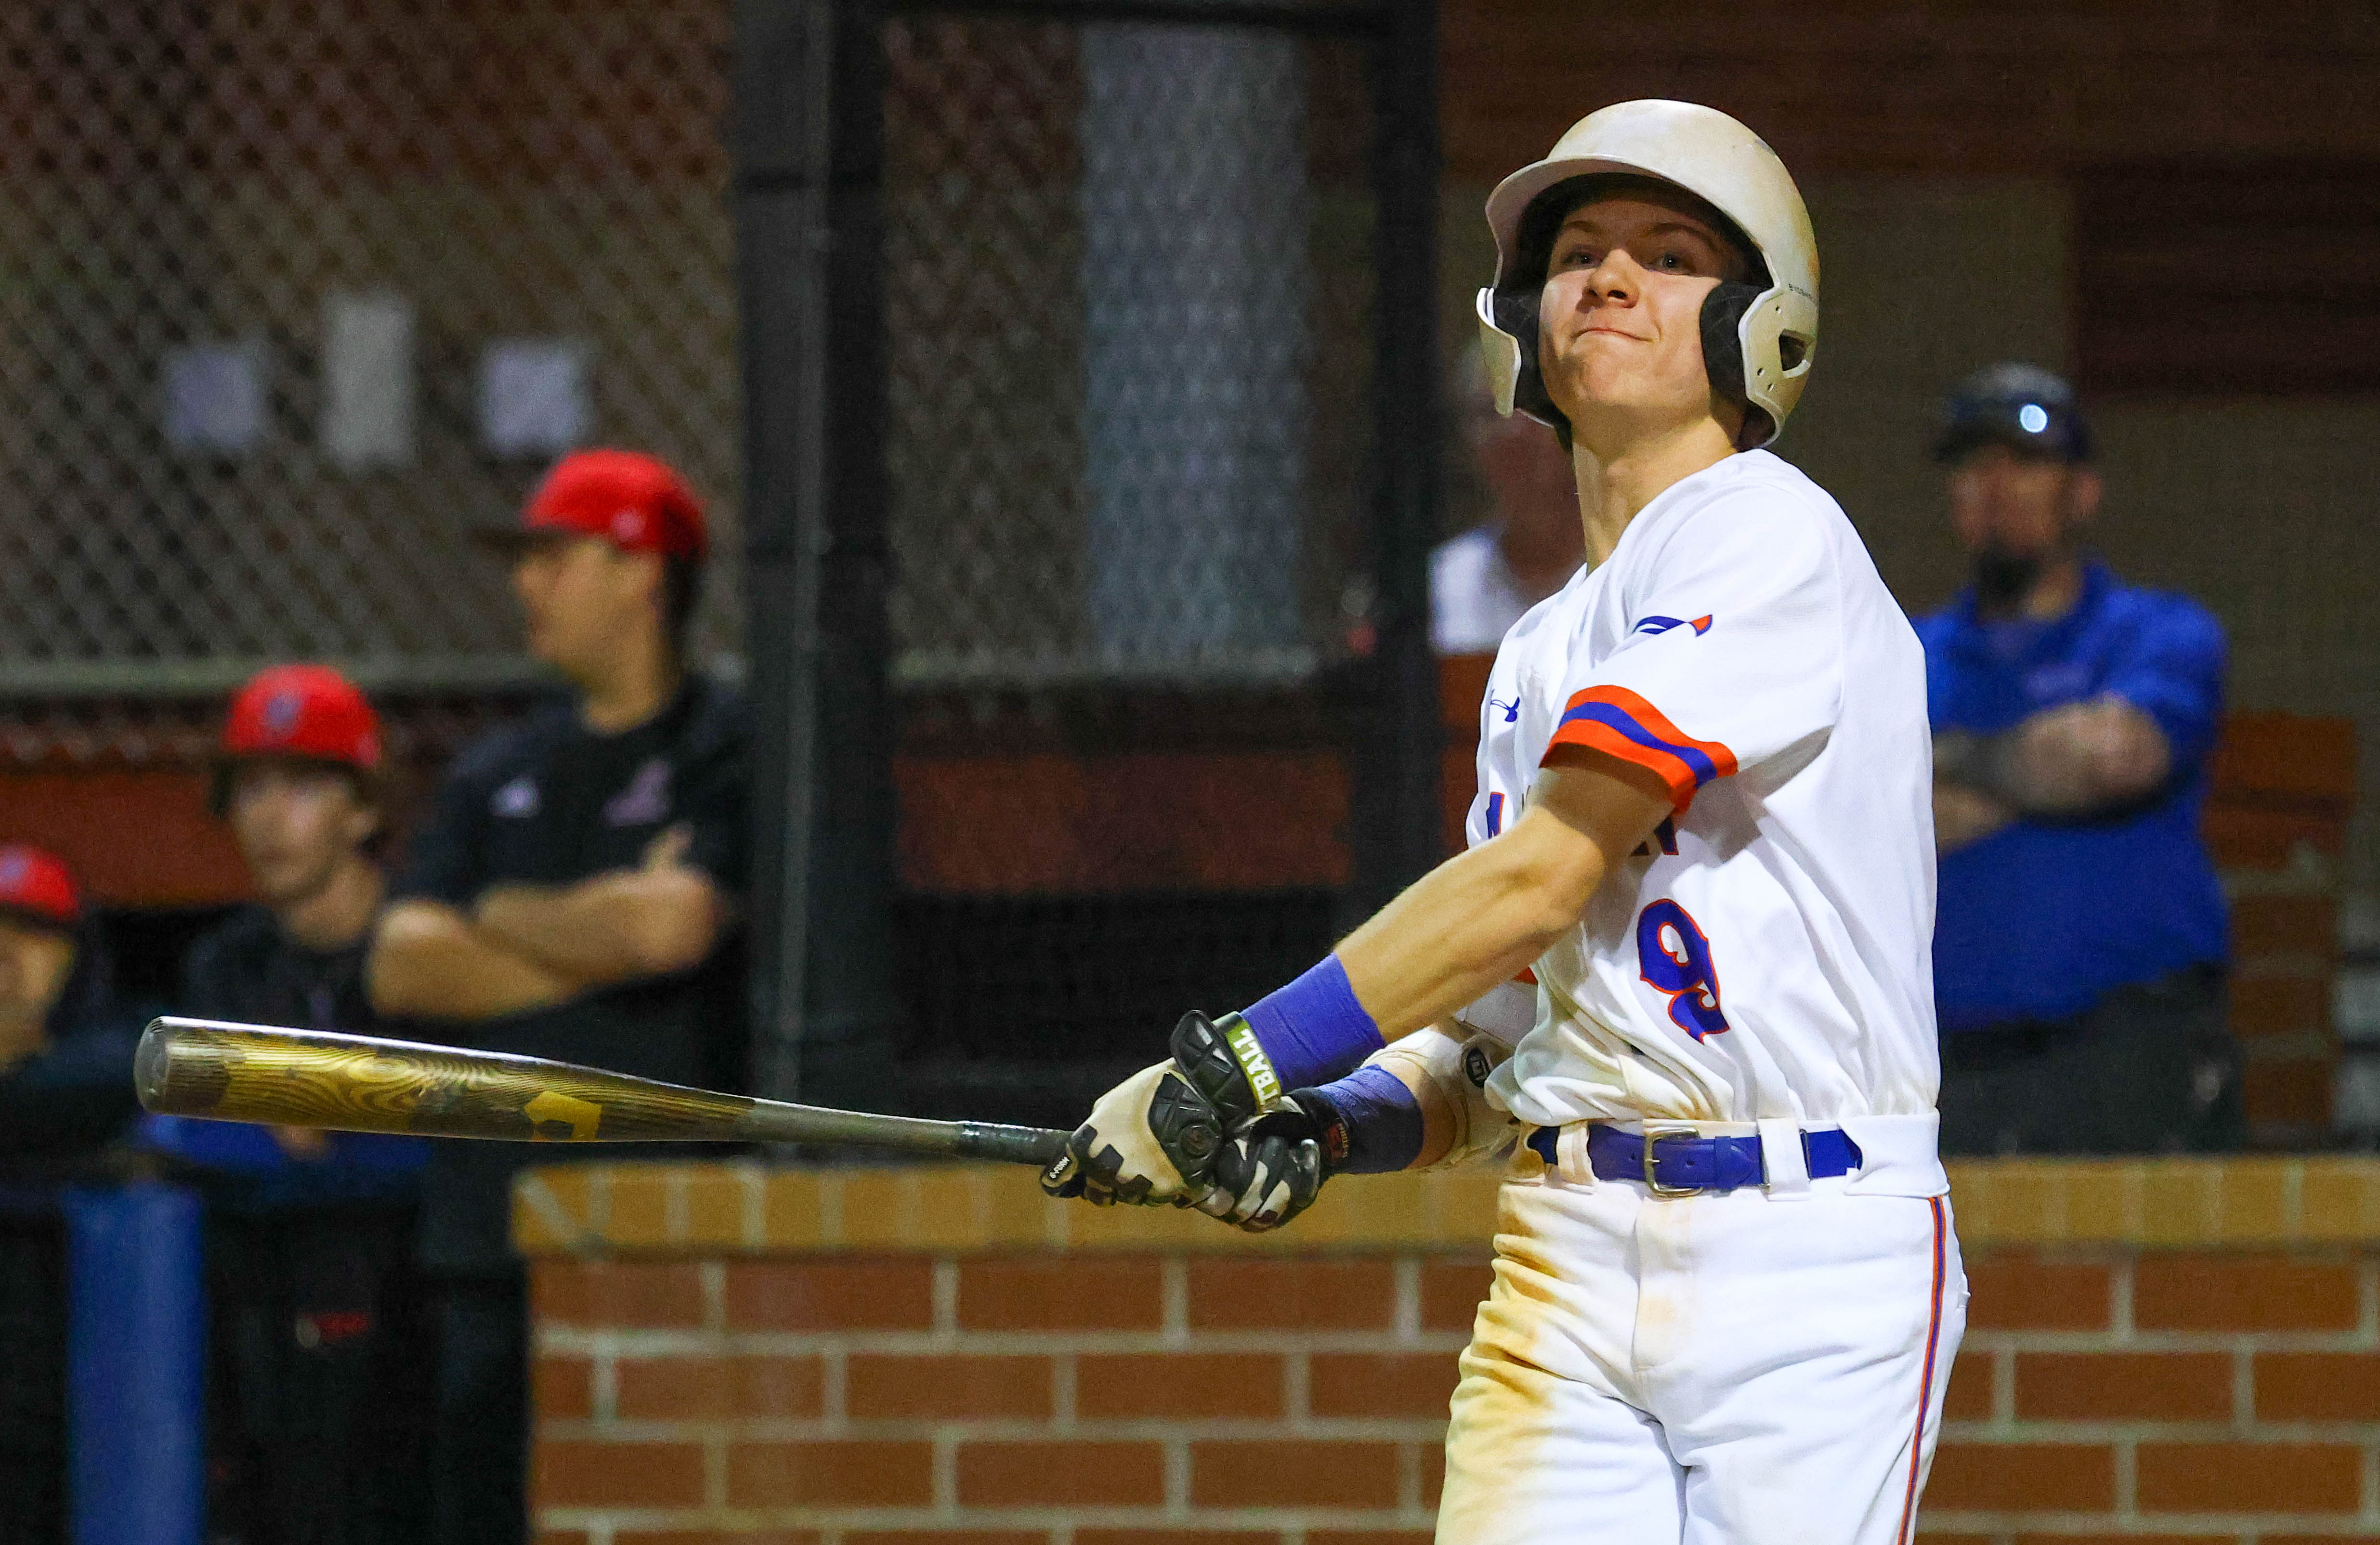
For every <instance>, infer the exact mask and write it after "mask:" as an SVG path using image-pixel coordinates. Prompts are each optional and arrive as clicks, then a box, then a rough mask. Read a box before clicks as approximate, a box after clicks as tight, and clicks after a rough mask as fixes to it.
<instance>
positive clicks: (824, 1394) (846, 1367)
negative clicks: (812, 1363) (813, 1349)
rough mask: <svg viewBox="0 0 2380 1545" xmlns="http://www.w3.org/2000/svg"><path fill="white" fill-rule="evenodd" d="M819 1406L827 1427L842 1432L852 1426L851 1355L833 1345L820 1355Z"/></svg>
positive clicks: (832, 1430)
mask: <svg viewBox="0 0 2380 1545" xmlns="http://www.w3.org/2000/svg"><path fill="white" fill-rule="evenodd" d="M819 1406H820V1413H821V1415H822V1416H823V1417H824V1418H825V1421H826V1426H827V1429H828V1430H829V1431H831V1432H836V1433H841V1432H844V1431H847V1430H848V1429H850V1426H851V1356H850V1355H849V1354H848V1353H846V1352H844V1350H843V1349H842V1348H841V1347H832V1348H830V1349H829V1350H827V1351H826V1352H825V1353H823V1354H821V1355H820V1357H819Z"/></svg>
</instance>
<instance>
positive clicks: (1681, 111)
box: [1478, 100, 1818, 448]
mask: <svg viewBox="0 0 2380 1545" xmlns="http://www.w3.org/2000/svg"><path fill="white" fill-rule="evenodd" d="M1612 174H1617V175H1621V176H1643V177H1652V178H1655V179H1657V180H1658V181H1661V182H1666V183H1670V184H1671V185H1673V186H1675V187H1678V188H1682V189H1685V190H1686V191H1687V192H1689V193H1691V194H1693V195H1694V197H1696V198H1698V199H1700V200H1702V201H1704V202H1705V203H1706V204H1709V205H1710V206H1711V207H1712V208H1713V209H1716V210H1717V211H1718V213H1720V214H1722V215H1724V216H1725V217H1726V218H1727V219H1728V220H1729V221H1730V222H1731V223H1732V224H1733V225H1734V226H1735V227H1736V228H1735V231H1734V232H1733V233H1728V234H1733V235H1740V236H1741V237H1743V240H1744V242H1745V243H1746V244H1748V245H1749V247H1750V248H1751V249H1752V253H1753V255H1755V256H1756V257H1757V258H1758V259H1759V261H1760V263H1761V266H1762V267H1763V268H1765V269H1766V270H1767V272H1766V273H1765V274H1761V275H1759V282H1758V283H1757V284H1755V285H1737V284H1722V285H1721V286H1718V289H1716V290H1714V291H1712V292H1711V296H1710V298H1709V299H1707V300H1706V301H1705V302H1704V304H1703V354H1704V359H1705V361H1706V365H1707V367H1708V369H1709V371H1710V374H1711V384H1712V386H1713V388H1714V389H1716V390H1718V392H1719V393H1720V394H1721V395H1727V396H1730V397H1732V398H1733V399H1734V400H1736V401H1738V402H1741V403H1743V404H1745V405H1747V406H1748V407H1750V408H1758V409H1759V410H1760V412H1761V413H1762V414H1765V415H1766V416H1767V432H1766V433H1763V432H1761V431H1760V430H1759V428H1758V427H1757V426H1756V425H1755V424H1747V426H1746V428H1747V432H1746V436H1745V438H1746V440H1747V441H1748V442H1749V444H1751V445H1758V444H1767V442H1768V441H1769V440H1772V439H1774V438H1776V435H1777V432H1778V431H1779V430H1781V429H1783V428H1784V427H1785V419H1786V416H1787V415H1788V414H1790V413H1791V412H1792V411H1793V404H1794V403H1795V402H1796V401H1797V400H1798V399H1799V398H1800V397H1801V395H1802V387H1803V383H1806V382H1807V381H1808V380H1809V378H1810V361H1811V359H1812V357H1813V356H1814V355H1815V353H1816V352H1817V343H1818V241H1817V237H1816V236H1815V234H1813V233H1812V231H1811V229H1810V212H1809V211H1808V210H1807V209H1806V208H1804V207H1803V203H1802V193H1801V190H1800V189H1797V188H1795V187H1794V186H1793V177H1792V175H1791V173H1789V172H1787V171H1786V170H1785V164H1784V163H1783V162H1781V161H1779V160H1778V159H1777V152H1775V151H1772V150H1770V149H1769V148H1768V146H1767V143H1766V142H1764V141H1763V140H1761V138H1760V136H1758V135H1757V134H1755V133H1753V132H1752V130H1750V129H1748V128H1744V127H1743V125H1742V124H1740V123H1738V122H1736V121H1735V120H1734V119H1733V118H1730V117H1729V116H1727V115H1726V114H1724V113H1721V112H1719V111H1718V109H1716V108H1711V107H1702V106H1697V105H1696V104H1695V103H1691V102H1662V101H1657V100H1648V101H1644V102H1622V103H1616V104H1614V105H1612V106H1609V107H1606V108H1603V109H1602V110H1601V111H1599V112H1596V113H1590V114H1589V115H1587V116H1585V117H1584V118H1581V119H1580V120H1579V121H1578V122H1576V123H1574V124H1573V125H1572V126H1571V128H1570V131H1569V132H1568V133H1566V134H1564V135H1563V136H1562V137H1561V138H1560V140H1556V141H1555V142H1554V148H1553V150H1552V151H1551V152H1549V153H1548V155H1547V156H1546V158H1545V159H1544V160H1543V161H1540V162H1537V163H1536V164H1534V165H1529V166H1524V167H1522V168H1521V169H1520V170H1519V171H1517V172H1515V173H1513V174H1512V176H1509V177H1506V178H1505V179H1504V180H1503V181H1502V182H1500V183H1498V184H1497V185H1496V191H1495V192H1493V193H1491V194H1489V195H1488V225H1489V227H1490V228H1491V229H1493V230H1494V231H1495V233H1496V282H1495V283H1494V284H1493V285H1491V286H1488V288H1486V289H1483V290H1481V291H1480V292H1479V304H1478V310H1479V324H1480V329H1481V338H1480V341H1481V344H1482V345H1483V347H1485V348H1486V350H1487V356H1488V379H1489V380H1490V381H1491V382H1492V383H1494V385H1495V391H1496V407H1497V410H1498V411H1499V412H1502V413H1510V412H1512V409H1513V407H1514V406H1515V401H1516V397H1517V400H1518V406H1519V407H1520V408H1521V409H1522V410H1523V411H1524V412H1526V413H1527V414H1528V415H1529V416H1530V417H1531V418H1535V419H1540V420H1543V419H1546V418H1547V417H1548V414H1551V415H1553V417H1554V418H1556V419H1559V418H1560V410H1559V409H1558V408H1554V406H1553V404H1552V401H1551V399H1549V398H1548V397H1547V396H1546V394H1545V386H1544V383H1542V382H1541V381H1539V380H1538V379H1537V374H1536V368H1537V361H1536V296H1537V292H1538V291H1539V290H1540V289H1541V288H1542V287H1543V286H1544V284H1545V276H1546V274H1545V270H1546V262H1547V259H1548V252H1547V251H1546V250H1542V249H1536V250H1528V251H1524V244H1525V245H1530V246H1533V247H1543V246H1545V245H1548V244H1549V243H1550V240H1551V233H1550V231H1549V230H1548V232H1547V233H1546V234H1545V236H1544V237H1543V239H1542V241H1539V242H1530V241H1529V239H1528V238H1529V237H1530V236H1531V235H1532V234H1533V233H1531V232H1530V230H1529V229H1528V225H1529V222H1528V221H1527V218H1526V217H1527V215H1528V213H1529V210H1530V206H1531V205H1532V204H1533V203H1535V202H1536V201H1537V200H1538V198H1539V196H1540V195H1542V194H1544V193H1546V192H1548V190H1550V189H1554V188H1556V187H1559V186H1560V185H1561V184H1563V183H1566V182H1569V181H1570V180H1571V179H1572V178H1573V177H1582V176H1605V175H1612ZM1532 267H1534V270H1535V271H1534V272H1530V271H1529V270H1530V269H1531V268H1532ZM1747 448H1748V447H1747Z"/></svg>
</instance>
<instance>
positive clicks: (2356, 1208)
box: [513, 1157, 2380, 1257]
mask: <svg viewBox="0 0 2380 1545" xmlns="http://www.w3.org/2000/svg"><path fill="white" fill-rule="evenodd" d="M1950 1183H1951V1193H1950V1194H1951V1198H1952V1200H1953V1202H1954V1203H1955V1204H1956V1206H1957V1209H1958V1217H1959V1236H1960V1238H1961V1241H1962V1242H1963V1243H1964V1244H1965V1245H1966V1247H1968V1248H1969V1249H1970V1250H1973V1249H1978V1248H1984V1247H1995V1246H1998V1247H2023V1246H2076V1247H2087V1246H2114V1247H2151V1248H2192V1247H2199V1248H2204V1247H2236V1248H2273V1247H2298V1246H2359V1245H2370V1244H2380V1159H2375V1158H2338V1157H2330V1158H2306V1159H2290V1158H2233V1159H2196V1158H2173V1159H2065V1160H2048V1159H2030V1160H2015V1159H2011V1160H1991V1161H1980V1162H1966V1163H1958V1164H1953V1165H1951V1166H1950ZM1496 1186H1497V1174H1496V1173H1495V1172H1493V1171H1491V1170H1488V1169H1479V1170H1468V1171H1457V1172H1453V1173H1451V1174H1401V1175H1369V1176H1365V1177H1363V1178H1361V1179H1354V1180H1345V1181H1342V1182H1340V1183H1339V1184H1337V1185H1335V1186H1331V1187H1330V1189H1329V1190H1327V1191H1325V1192H1324V1193H1323V1196H1322V1199H1321V1200H1320V1201H1319V1202H1318V1203H1317V1204H1316V1206H1315V1208H1314V1210H1312V1211H1311V1212H1309V1213H1307V1214H1306V1215H1305V1217H1303V1218H1301V1219H1299V1220H1298V1221H1297V1223H1295V1224H1293V1225H1292V1226H1291V1227H1290V1228H1288V1229H1285V1230H1283V1231H1281V1233H1279V1234H1273V1235H1244V1234H1240V1233H1237V1232H1235V1231H1233V1230H1231V1229H1226V1228H1223V1227H1221V1226H1220V1225H1219V1224H1217V1223H1214V1222H1212V1221H1211V1220H1209V1219H1207V1218H1204V1217H1201V1216H1199V1215H1198V1214H1196V1213H1195V1212H1186V1211H1175V1210H1172V1209H1155V1208H1111V1209H1108V1210H1092V1209H1090V1208H1087V1207H1083V1206H1080V1205H1079V1204H1069V1205H1064V1206H1062V1205H1059V1204H1057V1203H1054V1202H1051V1201H1050V1200H1048V1199H1047V1198H1044V1197H1043V1196H1042V1195H1041V1193H1040V1192H1039V1190H1038V1189H1037V1188H1036V1186H1035V1185H1034V1177H1033V1174H1032V1172H1031V1171H1029V1170H1026V1169H1023V1168H1016V1167H1009V1166H994V1165H918V1166H913V1167H907V1168H897V1169H893V1168H887V1169H771V1168H769V1167H767V1166H765V1165H762V1164H759V1163H755V1162H734V1163H713V1164H665V1163H610V1164H568V1165H558V1166H553V1167H551V1168H546V1169H538V1170H530V1171H528V1172H525V1173H524V1174H522V1175H521V1176H520V1178H519V1180H518V1182H517V1184H516V1187H515V1190H514V1205H513V1238H514V1243H515V1244H516V1246H518V1247H519V1248H520V1250H521V1253H522V1254H524V1255H528V1256H558V1255H603V1256H610V1255H647V1256H676V1257H684V1256H686V1255H706V1256H715V1255H755V1256H769V1255H805V1254H814V1253H822V1252H836V1251H851V1250H868V1251H922V1252H931V1253H952V1252H967V1251H981V1250H1017V1249H1026V1250H1134V1251H1144V1252H1145V1251H1149V1250H1166V1251H1176V1250H1191V1251H1196V1252H1199V1253H1224V1254H1228V1253H1251V1252H1252V1253H1257V1254H1283V1253H1291V1254H1295V1253H1308V1252H1312V1251H1316V1250H1372V1251H1378V1250H1463V1251H1479V1250H1483V1249H1484V1248H1485V1247H1486V1246H1487V1242H1488V1236H1489V1235H1490V1234H1491V1233H1492V1232H1493V1229H1494V1225H1495V1217H1496Z"/></svg>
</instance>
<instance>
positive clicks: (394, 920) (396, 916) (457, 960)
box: [364, 901, 584, 1019]
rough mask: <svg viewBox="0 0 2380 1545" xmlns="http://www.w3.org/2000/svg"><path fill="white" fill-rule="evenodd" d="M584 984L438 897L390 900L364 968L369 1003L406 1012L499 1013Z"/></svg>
mask: <svg viewBox="0 0 2380 1545" xmlns="http://www.w3.org/2000/svg"><path fill="white" fill-rule="evenodd" d="M583 987H584V984H583V983H581V982H579V981H576V980H573V979H570V978H569V977H567V976H565V974H563V973H561V972H558V971H555V970H553V969H550V968H549V967H544V966H541V965H540V964H538V963H537V962H535V961H532V960H528V959H526V958H524V957H523V956H521V955H517V954H516V953H514V952H513V951H511V950H509V949H507V948H505V947H504V945H502V944H501V943H498V942H496V941H495V940H494V939H492V938H490V937H489V936H488V935H487V934H486V933H484V932H482V931H480V930H479V929H477V928H474V927H473V926H472V925H471V920H470V919H469V918H466V917H465V916H463V914H462V913H461V912H459V911H457V910H455V908H454V907H452V906H443V905H442V904H440V903H436V902H422V901H411V902H400V903H398V904H397V905H396V906H392V907H390V908H389V910H388V912H387V914H386V915H385V916H383V918H382V919H381V923H380V928H379V931H378V932H377V933H376V934H375V935H374V937H373V941H372V949H371V955H370V959H369V961H368V962H367V963H366V966H365V969H364V988H365V991H367V992H368V993H370V997H371V1004H372V1007H373V1008H375V1009H377V1010H378V1011H379V1012H381V1013H382V1014H385V1015H391V1016H401V1017H420V1018H429V1019H494V1018H498V1017H501V1016H504V1015H508V1014H521V1013H526V1012H527V1011H528V1010H530V1009H537V1008H548V1007H551V1006H553V1004H560V1003H565V1002H567V1001H568V1000H570V999H571V998H574V997H576V996H577V994H578V993H579V992H580V991H582V990H583Z"/></svg>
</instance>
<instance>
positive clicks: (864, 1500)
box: [534, 1256, 1486, 1545]
mask: <svg viewBox="0 0 2380 1545" xmlns="http://www.w3.org/2000/svg"><path fill="white" fill-rule="evenodd" d="M1485 1281H1486V1267H1485V1263H1484V1260H1482V1259H1477V1258H1473V1259H1442V1258H1439V1257H1434V1256H1406V1257H1385V1256H1382V1257H1360V1258H1354V1259H1330V1260H1251V1259H1235V1258H1219V1259H1193V1258H1185V1257H1183V1256H1171V1257H1160V1256H1121V1257H1111V1258H1098V1259H1071V1260H1069V1259H1057V1258H1046V1259H1032V1258H1014V1257H1007V1258H1002V1257H991V1258H983V1257H940V1258H917V1257H894V1258H887V1257H874V1258H869V1257H859V1258H845V1259H831V1260H783V1261H736V1262H716V1261H714V1262H705V1263H702V1264H698V1265H681V1264H638V1263H580V1262H559V1261H553V1262H540V1264H539V1267H538V1269H537V1277H536V1294H537V1312H538V1315H539V1324H540V1348H541V1350H540V1356H539V1360H538V1365H537V1399H538V1411H539V1436H540V1442H539V1448H538V1461H537V1466H536V1472H535V1477H534V1488H535V1495H536V1500H537V1506H538V1509H539V1515H540V1519H541V1520H542V1521H543V1523H544V1525H545V1532H544V1533H543V1534H542V1535H541V1536H540V1539H541V1541H543V1542H544V1545H564V1542H568V1545H580V1542H581V1541H585V1542H587V1545H594V1542H596V1541H600V1540H601V1539H603V1538H604V1536H603V1534H602V1532H601V1531H602V1530H603V1529H604V1528H606V1527H608V1528H610V1529H611V1531H612V1533H611V1535H610V1539H611V1541H612V1542H613V1545H628V1542H631V1541H633V1542H636V1545H659V1541H660V1539H662V1538H670V1539H673V1540H674V1539H677V1538H678V1535H679V1534H680V1533H682V1532H683V1531H685V1530H687V1529H697V1530H708V1531H710V1532H709V1533H701V1534H698V1535H697V1536H696V1538H699V1539H711V1538H714V1537H716V1538H722V1539H773V1538H776V1536H774V1535H772V1534H771V1532H770V1531H772V1530H787V1529H792V1530H832V1531H835V1532H838V1533H840V1534H842V1535H843V1537H844V1539H853V1540H856V1539H866V1540H868V1541H869V1542H870V1545H889V1541H888V1539H887V1537H888V1535H890V1534H894V1533H929V1534H931V1535H933V1536H934V1537H936V1538H938V1539H960V1538H965V1539H977V1540H980V1539H986V1538H989V1537H990V1536H991V1535H994V1534H999V1535H1002V1536H1003V1537H1004V1536H1006V1535H1009V1534H1014V1535H1015V1536H1016V1537H1017V1538H1019V1539H1036V1540H1041V1539H1048V1538H1049V1537H1050V1534H1051V1533H1052V1532H1053V1531H1055V1530H1057V1529H1060V1528H1071V1529H1072V1530H1073V1531H1074V1538H1075V1539H1076V1540H1077V1541H1082V1540H1085V1539H1089V1538H1093V1537H1099V1536H1102V1535H1105V1534H1107V1533H1115V1534H1117V1535H1119V1536H1122V1535H1127V1534H1128V1535H1129V1536H1130V1537H1131V1538H1132V1539H1135V1540H1138V1541H1149V1542H1152V1545H1153V1542H1154V1541H1156V1540H1158V1539H1163V1538H1169V1537H1172V1536H1178V1535H1181V1534H1184V1533H1185V1532H1208V1531H1219V1532H1224V1533H1234V1534H1245V1535H1246V1536H1247V1537H1248V1538H1249V1539H1250V1540H1251V1541H1253V1540H1255V1539H1274V1538H1277V1537H1279V1536H1280V1535H1281V1534H1282V1533H1284V1532H1285V1531H1290V1530H1296V1529H1304V1530H1305V1531H1307V1533H1308V1535H1309V1537H1311V1535H1312V1534H1314V1533H1316V1532H1319V1531H1330V1530H1360V1531H1364V1532H1365V1533H1366V1534H1367V1535H1369V1536H1371V1537H1373V1538H1380V1537H1381V1532H1382V1531H1387V1532H1389V1533H1397V1532H1403V1531H1426V1530H1427V1528H1428V1527H1429V1524H1430V1518H1431V1510H1432V1509H1433V1508H1434V1506H1435V1504H1436V1502H1437V1500H1438V1473H1439V1445H1440V1442H1441V1440H1442V1435H1443V1431H1444V1427H1445V1409H1446V1399H1447V1394H1448V1393H1449V1391H1450V1390H1451V1388H1452V1384H1453V1377H1454V1356H1455V1353H1456V1352H1458V1351H1459V1350H1460V1349H1461V1348H1462V1346H1463V1342H1464V1340H1465V1339H1466V1336H1467V1332H1468V1330H1469V1326H1470V1322H1471V1313H1472V1308H1473V1306H1474V1304H1475V1302H1476V1298H1477V1296H1478V1294H1479V1293H1480V1292H1481V1290H1482V1288H1483V1285H1484V1283H1485Z"/></svg>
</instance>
